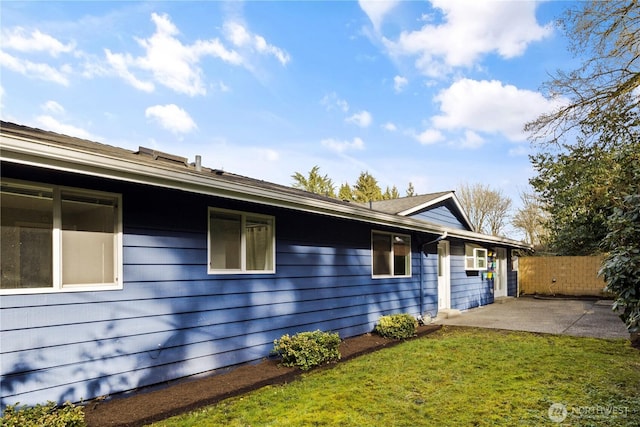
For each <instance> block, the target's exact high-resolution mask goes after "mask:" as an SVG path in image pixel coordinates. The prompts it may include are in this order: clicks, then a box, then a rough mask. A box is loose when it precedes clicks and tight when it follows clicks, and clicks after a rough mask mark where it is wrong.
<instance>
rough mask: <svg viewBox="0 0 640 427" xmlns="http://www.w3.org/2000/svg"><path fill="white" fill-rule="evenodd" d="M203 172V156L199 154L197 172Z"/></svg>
mask: <svg viewBox="0 0 640 427" xmlns="http://www.w3.org/2000/svg"><path fill="white" fill-rule="evenodd" d="M201 171H202V156H201V155H199V154H198V155H197V156H196V172H201Z"/></svg>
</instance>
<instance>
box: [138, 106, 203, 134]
mask: <svg viewBox="0 0 640 427" xmlns="http://www.w3.org/2000/svg"><path fill="white" fill-rule="evenodd" d="M144 115H145V117H147V118H151V119H153V120H155V121H156V122H158V124H160V126H162V127H163V128H165V129H167V130H168V131H171V132H173V133H176V134H178V133H188V132H191V131H192V130H194V129H196V128H197V126H196V123H195V122H194V121H193V119H192V118H191V116H189V114H188V113H187V112H186V111H184V110H183V109H182V108H180V107H178V106H177V105H175V104H168V105H154V106H153V107H149V108H147V109H146V110H145V112H144Z"/></svg>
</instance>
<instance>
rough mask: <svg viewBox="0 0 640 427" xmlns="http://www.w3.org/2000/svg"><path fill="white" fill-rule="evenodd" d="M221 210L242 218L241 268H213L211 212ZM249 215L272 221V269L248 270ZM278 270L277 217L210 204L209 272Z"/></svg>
mask: <svg viewBox="0 0 640 427" xmlns="http://www.w3.org/2000/svg"><path fill="white" fill-rule="evenodd" d="M212 212H221V213H229V214H234V215H239V216H240V218H241V224H240V229H241V230H242V234H241V236H240V268H238V269H214V268H211V213H212ZM247 217H251V218H263V219H268V220H270V221H271V234H272V236H271V254H272V257H273V263H272V264H273V268H272V269H271V270H247V255H246V253H247V252H246V247H247V246H246V245H247V241H246V234H245V224H246V220H247ZM275 272H276V218H275V217H274V216H271V215H264V214H257V213H252V212H244V211H236V210H231V209H223V208H215V207H211V206H209V209H208V210H207V274H275Z"/></svg>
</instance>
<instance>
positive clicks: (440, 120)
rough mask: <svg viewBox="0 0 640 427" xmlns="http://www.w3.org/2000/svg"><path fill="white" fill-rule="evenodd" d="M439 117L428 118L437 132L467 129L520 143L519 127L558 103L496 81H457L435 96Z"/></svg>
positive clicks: (521, 139) (520, 130) (521, 130)
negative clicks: (502, 136) (496, 135)
mask: <svg viewBox="0 0 640 427" xmlns="http://www.w3.org/2000/svg"><path fill="white" fill-rule="evenodd" d="M435 101H436V102H438V103H440V111H441V114H439V115H437V116H434V117H433V118H432V124H433V126H434V127H435V128H436V129H439V130H458V129H469V130H473V131H475V132H485V133H491V134H502V135H504V136H505V137H506V138H508V139H509V140H511V141H523V140H525V139H526V135H525V133H524V132H523V126H524V125H525V123H527V122H528V121H530V120H533V119H535V118H536V117H538V116H539V115H540V114H542V113H545V112H549V111H551V110H552V109H554V108H557V107H558V106H559V105H560V103H561V102H562V100H557V101H549V100H547V99H545V98H544V97H543V96H542V95H541V94H540V93H538V92H534V91H530V90H524V89H518V88H517V87H515V86H512V85H505V84H503V83H502V82H500V81H497V80H491V81H488V80H482V81H478V80H470V79H461V80H458V81H457V82H455V83H453V84H452V85H451V86H450V87H449V88H447V89H444V90H442V91H441V92H440V93H438V95H436V97H435Z"/></svg>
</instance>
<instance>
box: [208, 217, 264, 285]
mask: <svg viewBox="0 0 640 427" xmlns="http://www.w3.org/2000/svg"><path fill="white" fill-rule="evenodd" d="M274 228H275V221H274V218H273V217H270V216H265V215H257V214H249V213H244V212H236V211H229V210H223V209H215V208H209V273H273V272H275V232H274Z"/></svg>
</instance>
